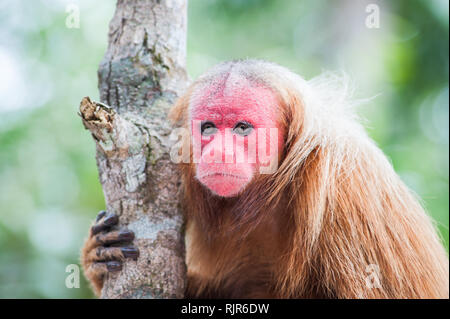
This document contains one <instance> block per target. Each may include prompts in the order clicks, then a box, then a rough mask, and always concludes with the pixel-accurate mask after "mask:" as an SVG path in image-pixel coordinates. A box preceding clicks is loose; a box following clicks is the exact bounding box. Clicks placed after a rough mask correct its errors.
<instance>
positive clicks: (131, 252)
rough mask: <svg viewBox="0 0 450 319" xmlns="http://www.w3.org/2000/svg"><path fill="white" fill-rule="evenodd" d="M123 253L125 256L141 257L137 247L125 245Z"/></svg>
mask: <svg viewBox="0 0 450 319" xmlns="http://www.w3.org/2000/svg"><path fill="white" fill-rule="evenodd" d="M122 254H123V255H124V257H125V258H132V259H137V258H138V257H139V250H138V249H137V248H135V247H123V248H122Z"/></svg>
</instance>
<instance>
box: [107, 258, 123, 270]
mask: <svg viewBox="0 0 450 319" xmlns="http://www.w3.org/2000/svg"><path fill="white" fill-rule="evenodd" d="M106 269H108V271H112V272H113V271H120V270H122V264H121V263H119V262H117V261H110V262H108V263H106Z"/></svg>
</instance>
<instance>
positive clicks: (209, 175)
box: [199, 172, 247, 180]
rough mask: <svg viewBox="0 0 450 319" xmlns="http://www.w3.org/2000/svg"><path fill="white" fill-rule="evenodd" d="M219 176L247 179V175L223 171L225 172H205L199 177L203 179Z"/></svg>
mask: <svg viewBox="0 0 450 319" xmlns="http://www.w3.org/2000/svg"><path fill="white" fill-rule="evenodd" d="M217 177H219V178H220V177H225V178H230V177H231V178H237V179H241V180H247V178H246V177H243V176H239V175H234V174H230V173H223V172H216V173H208V174H204V175H202V176H199V179H203V178H217Z"/></svg>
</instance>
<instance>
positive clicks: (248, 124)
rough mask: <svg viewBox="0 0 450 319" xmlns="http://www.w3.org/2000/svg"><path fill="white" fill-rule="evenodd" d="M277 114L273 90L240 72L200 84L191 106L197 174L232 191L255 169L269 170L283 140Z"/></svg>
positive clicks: (226, 193)
mask: <svg viewBox="0 0 450 319" xmlns="http://www.w3.org/2000/svg"><path fill="white" fill-rule="evenodd" d="M278 116H279V115H278V114H277V99H276V98H275V96H274V95H273V93H272V92H271V91H270V90H269V89H267V88H264V87H262V86H257V85H254V84H251V83H250V82H249V81H248V80H246V79H244V78H242V77H236V76H234V78H233V79H231V76H230V78H228V80H226V81H223V82H222V83H215V84H212V85H211V86H209V87H207V88H206V89H204V90H203V92H202V94H201V95H200V96H198V99H197V100H196V101H194V103H193V106H192V109H191V120H192V136H193V149H194V162H195V163H197V165H196V178H197V179H198V180H199V181H200V182H201V183H202V184H203V185H204V186H206V187H207V188H208V189H209V190H211V191H212V192H213V193H214V194H216V195H219V196H223V197H232V196H236V195H237V194H239V192H241V191H242V190H243V189H244V188H245V186H246V185H248V183H249V182H250V181H251V180H252V179H253V178H254V177H255V176H256V175H258V174H261V173H273V169H274V163H275V166H276V165H277V164H278V159H279V154H280V151H281V149H282V145H283V130H282V129H281V128H280V125H279V124H278ZM275 169H276V167H275Z"/></svg>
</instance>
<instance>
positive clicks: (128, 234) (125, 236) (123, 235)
mask: <svg viewBox="0 0 450 319" xmlns="http://www.w3.org/2000/svg"><path fill="white" fill-rule="evenodd" d="M133 239H134V233H133V232H132V231H130V230H123V231H121V232H120V233H119V240H127V241H130V240H133Z"/></svg>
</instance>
